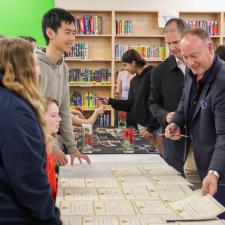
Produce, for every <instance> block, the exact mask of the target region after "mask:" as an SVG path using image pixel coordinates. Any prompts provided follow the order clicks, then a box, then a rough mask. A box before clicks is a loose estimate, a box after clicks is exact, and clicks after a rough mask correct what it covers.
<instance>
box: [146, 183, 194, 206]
mask: <svg viewBox="0 0 225 225" xmlns="http://www.w3.org/2000/svg"><path fill="white" fill-rule="evenodd" d="M147 189H148V191H149V192H150V194H151V195H152V196H160V198H161V199H163V200H164V201H166V202H168V201H169V202H171V201H175V200H177V199H180V198H181V197H183V196H185V195H187V194H188V193H191V192H192V190H191V189H190V188H189V187H188V186H185V185H171V186H169V185H156V186H155V187H147Z"/></svg>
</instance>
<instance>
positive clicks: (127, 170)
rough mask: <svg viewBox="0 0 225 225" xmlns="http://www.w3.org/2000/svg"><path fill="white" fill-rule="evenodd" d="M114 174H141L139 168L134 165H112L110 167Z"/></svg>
mask: <svg viewBox="0 0 225 225" xmlns="http://www.w3.org/2000/svg"><path fill="white" fill-rule="evenodd" d="M110 170H111V172H112V174H113V175H114V176H120V177H121V176H142V175H143V174H142V173H141V171H140V170H138V169H137V168H136V167H112V168H110Z"/></svg>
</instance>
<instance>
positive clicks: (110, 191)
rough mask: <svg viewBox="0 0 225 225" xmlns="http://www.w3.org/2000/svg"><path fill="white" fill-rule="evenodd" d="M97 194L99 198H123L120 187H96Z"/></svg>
mask: <svg viewBox="0 0 225 225" xmlns="http://www.w3.org/2000/svg"><path fill="white" fill-rule="evenodd" d="M98 195H99V198H100V199H101V200H110V199H111V200H125V197H124V195H123V192H122V190H121V189H120V188H98Z"/></svg>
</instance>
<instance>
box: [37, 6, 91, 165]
mask: <svg viewBox="0 0 225 225" xmlns="http://www.w3.org/2000/svg"><path fill="white" fill-rule="evenodd" d="M42 31H43V35H44V38H45V40H46V43H47V47H46V49H41V50H40V49H39V50H37V51H36V55H37V58H38V62H39V66H40V70H41V74H40V78H39V79H40V91H41V93H42V95H43V96H45V97H49V98H51V99H55V100H57V101H58V103H59V114H60V117H61V118H62V121H61V123H60V133H61V135H62V138H63V143H64V144H65V146H66V148H67V151H68V153H69V154H70V155H71V163H73V160H74V157H78V158H79V160H80V159H81V158H83V159H84V160H86V161H87V162H88V163H90V160H89V158H88V156H87V155H83V154H81V153H80V152H79V151H78V150H77V148H76V145H75V140H74V137H73V130H72V119H71V113H70V97H69V86H68V77H69V69H68V67H67V65H66V63H65V62H64V60H63V56H64V53H68V52H69V51H70V50H71V48H72V46H73V43H74V41H75V36H74V34H75V26H74V18H73V16H72V15H71V14H70V13H69V12H67V11H65V10H64V9H60V8H53V9H51V10H49V11H48V12H47V13H46V14H45V15H44V17H43V19H42ZM53 152H54V158H55V161H56V163H57V164H59V165H65V164H66V163H67V159H66V156H65V154H64V152H63V151H62V150H60V149H58V148H56V147H55V148H54V149H53Z"/></svg>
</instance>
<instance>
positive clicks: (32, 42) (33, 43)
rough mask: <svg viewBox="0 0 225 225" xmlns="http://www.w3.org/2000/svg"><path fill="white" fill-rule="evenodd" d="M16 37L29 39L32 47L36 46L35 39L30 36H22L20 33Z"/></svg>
mask: <svg viewBox="0 0 225 225" xmlns="http://www.w3.org/2000/svg"><path fill="white" fill-rule="evenodd" d="M18 37H19V38H22V39H24V40H27V41H29V42H30V43H31V44H32V46H33V48H34V49H35V47H36V39H35V38H33V37H31V36H22V35H21V36H18Z"/></svg>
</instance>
